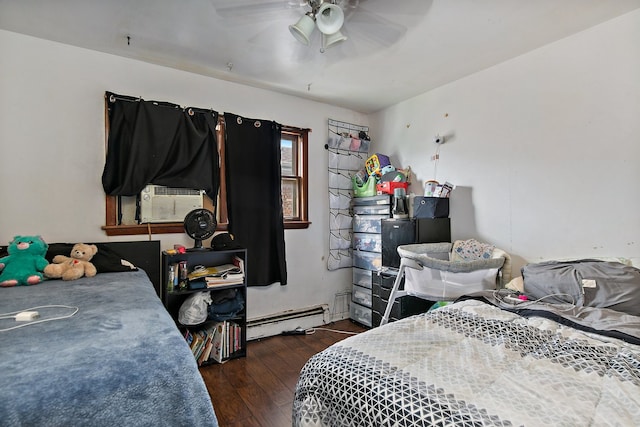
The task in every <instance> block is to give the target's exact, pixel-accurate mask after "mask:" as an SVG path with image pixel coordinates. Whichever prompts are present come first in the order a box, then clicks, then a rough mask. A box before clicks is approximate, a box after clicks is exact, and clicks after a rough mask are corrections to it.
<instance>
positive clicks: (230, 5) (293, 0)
mask: <svg viewBox="0 0 640 427" xmlns="http://www.w3.org/2000/svg"><path fill="white" fill-rule="evenodd" d="M210 1H211V4H212V5H213V8H214V9H215V10H216V13H218V14H219V15H220V16H221V17H223V18H227V19H241V18H243V17H256V18H258V17H263V16H264V14H265V13H277V12H282V11H283V10H286V9H297V8H300V7H301V6H304V5H306V4H307V2H306V1H301V0H270V1H256V0H240V1H234V0H210Z"/></svg>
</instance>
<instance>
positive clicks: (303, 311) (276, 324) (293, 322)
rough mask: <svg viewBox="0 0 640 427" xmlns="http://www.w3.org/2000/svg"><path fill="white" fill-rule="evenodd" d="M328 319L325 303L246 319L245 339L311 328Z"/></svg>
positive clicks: (325, 322) (327, 308) (327, 307)
mask: <svg viewBox="0 0 640 427" xmlns="http://www.w3.org/2000/svg"><path fill="white" fill-rule="evenodd" d="M328 319H329V306H328V305H327V304H322V305H317V306H313V307H305V308H300V309H297V310H286V311H281V312H279V313H274V314H268V315H266V316H261V317H256V318H253V319H248V320H247V340H252V339H258V338H265V337H269V336H273V335H279V334H280V333H282V331H288V330H292V329H295V328H298V327H301V328H305V329H307V328H312V327H314V326H320V325H325V324H327V323H328Z"/></svg>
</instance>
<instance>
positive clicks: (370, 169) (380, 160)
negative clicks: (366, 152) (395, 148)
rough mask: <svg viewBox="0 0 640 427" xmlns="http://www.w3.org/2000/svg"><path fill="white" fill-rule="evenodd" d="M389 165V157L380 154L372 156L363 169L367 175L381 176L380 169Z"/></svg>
mask: <svg viewBox="0 0 640 427" xmlns="http://www.w3.org/2000/svg"><path fill="white" fill-rule="evenodd" d="M390 165H391V162H390V161H389V157H388V156H385V155H384V154H380V153H376V154H374V155H373V156H371V157H369V158H368V159H367V161H366V162H365V168H366V170H367V174H369V175H374V174H375V175H378V176H382V169H384V168H385V167H387V166H390Z"/></svg>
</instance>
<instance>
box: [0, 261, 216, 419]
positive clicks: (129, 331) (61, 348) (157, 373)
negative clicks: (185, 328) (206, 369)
mask: <svg viewBox="0 0 640 427" xmlns="http://www.w3.org/2000/svg"><path fill="white" fill-rule="evenodd" d="M49 305H64V306H69V307H71V308H65V307H49V308H46V307H41V308H33V307H39V306H49ZM75 307H77V310H78V311H77V313H76V314H75V315H73V316H71V317H66V318H61V319H58V320H51V321H45V322H40V323H35V322H34V323H33V324H31V325H28V326H24V327H19V328H16V329H11V328H13V327H15V326H18V325H22V324H23V322H16V321H15V320H14V319H13V318H9V319H2V320H0V329H1V330H2V332H0V392H1V395H0V424H2V425H3V426H6V425H9V426H17V425H28V426H39V425H47V426H70V425H73V426H84V425H90V426H133V425H135V426H146V425H154V426H217V424H218V423H217V420H216V416H215V413H214V411H213V407H212V405H211V400H210V398H209V394H208V392H207V389H206V387H205V384H204V382H203V380H202V377H201V376H200V373H199V372H198V368H197V365H196V363H195V360H194V357H193V355H192V353H191V351H190V349H189V347H188V346H187V345H186V343H185V341H184V339H183V338H182V336H181V335H180V333H179V331H178V329H177V328H176V326H175V324H174V322H173V320H172V319H171V317H170V316H169V314H168V313H167V312H166V310H165V309H164V307H163V306H162V303H161V301H160V300H159V299H158V297H157V296H156V294H155V291H154V289H153V285H152V284H151V282H150V281H149V280H148V278H147V276H146V274H145V273H144V272H143V271H134V272H121V273H101V274H98V275H97V276H96V277H93V278H82V279H79V280H75V281H68V282H64V281H61V280H50V281H46V282H43V283H42V284H39V285H36V286H23V287H14V288H3V289H0V313H2V314H1V315H0V317H4V316H7V313H9V312H15V311H21V310H27V309H33V310H36V311H38V312H39V313H40V318H39V319H38V320H46V319H52V318H56V317H65V316H68V315H70V314H72V313H73V312H74V311H75Z"/></svg>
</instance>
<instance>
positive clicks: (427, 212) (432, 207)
mask: <svg viewBox="0 0 640 427" xmlns="http://www.w3.org/2000/svg"><path fill="white" fill-rule="evenodd" d="M413 217H414V218H449V198H448V197H416V198H414V199H413Z"/></svg>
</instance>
